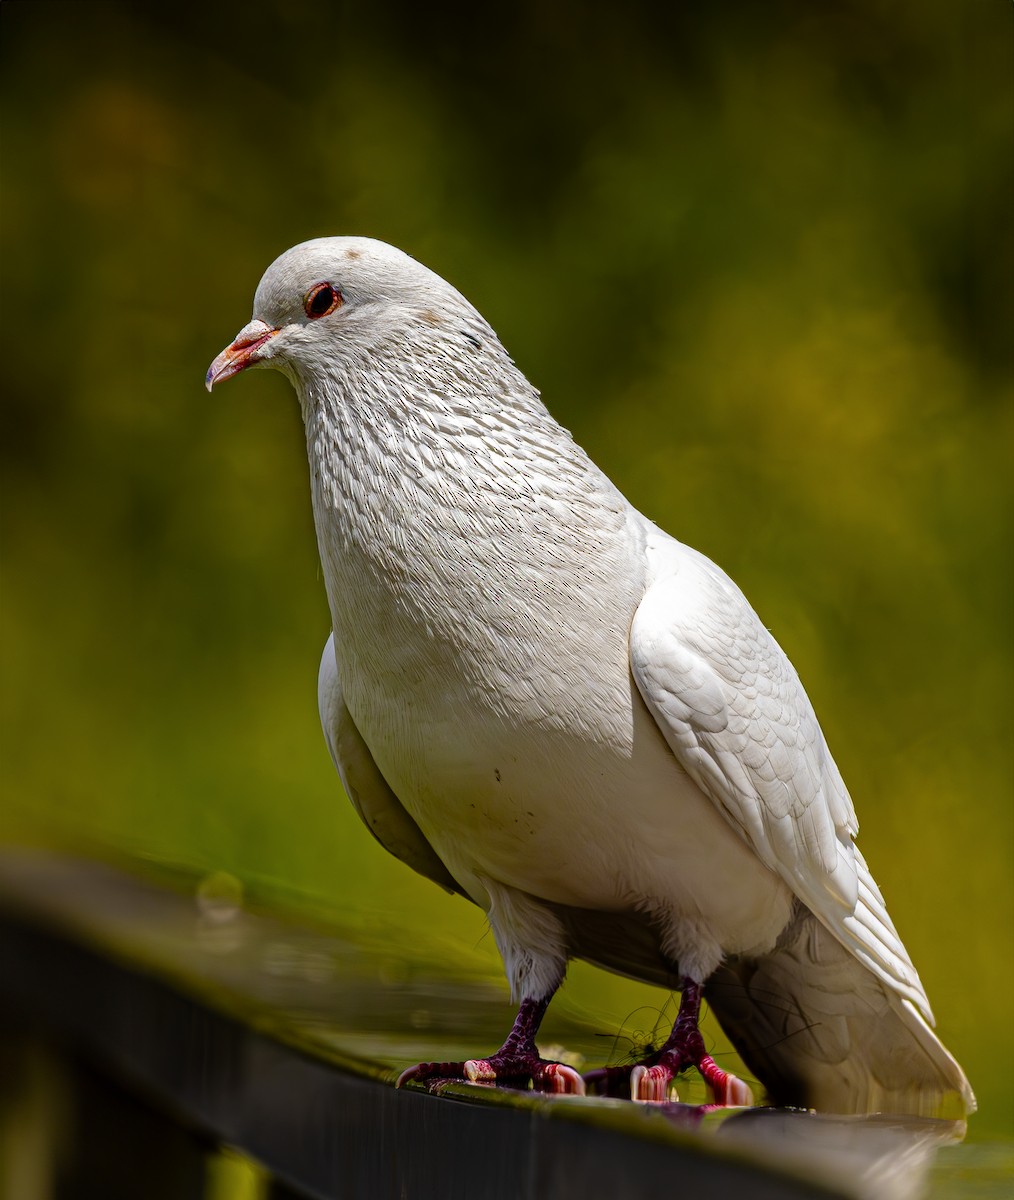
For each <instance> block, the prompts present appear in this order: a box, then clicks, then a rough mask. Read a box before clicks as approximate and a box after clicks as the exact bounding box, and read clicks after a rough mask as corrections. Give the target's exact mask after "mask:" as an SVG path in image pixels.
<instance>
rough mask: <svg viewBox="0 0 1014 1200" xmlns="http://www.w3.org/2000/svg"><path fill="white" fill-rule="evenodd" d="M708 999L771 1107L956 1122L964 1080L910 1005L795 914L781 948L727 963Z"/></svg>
mask: <svg viewBox="0 0 1014 1200" xmlns="http://www.w3.org/2000/svg"><path fill="white" fill-rule="evenodd" d="M705 996H706V998H707V1001H708V1003H709V1004H710V1005H711V1008H712V1010H713V1011H714V1013H715V1016H716V1017H717V1018H718V1020H719V1022H720V1023H721V1025H722V1028H723V1029H724V1030H725V1032H726V1033H727V1034H728V1036H729V1038H730V1040H731V1041H732V1044H733V1045H734V1046H735V1048H736V1050H737V1051H738V1053H739V1055H740V1057H741V1058H742V1059H743V1061H744V1062H745V1063H746V1065H747V1066H748V1067H749V1069H750V1070H751V1071H752V1072H753V1073H754V1074H755V1075H756V1077H757V1078H758V1079H759V1080H761V1082H762V1083H763V1084H764V1086H765V1088H766V1089H767V1092H768V1096H769V1098H770V1099H771V1101H772V1102H774V1103H775V1104H779V1105H788V1106H791V1107H800V1108H816V1109H818V1110H820V1111H821V1112H836V1113H853V1114H854V1113H874V1112H883V1113H907V1114H911V1115H915V1116H922V1117H938V1118H949V1119H953V1118H961V1117H964V1116H965V1115H966V1114H969V1113H972V1112H974V1111H975V1097H974V1096H973V1094H972V1089H971V1087H970V1086H969V1083H968V1080H967V1079H966V1078H965V1075H964V1073H963V1072H962V1070H961V1068H960V1067H959V1066H958V1064H957V1062H956V1061H955V1060H954V1059H953V1058H952V1057H951V1055H950V1054H949V1053H948V1051H947V1050H946V1049H945V1047H944V1046H943V1045H942V1044H941V1042H940V1040H939V1039H938V1038H937V1036H936V1034H935V1033H934V1032H933V1030H932V1029H931V1028H930V1026H929V1024H928V1022H927V1021H926V1020H925V1018H924V1017H923V1016H922V1014H921V1013H920V1012H919V1011H918V1009H917V1008H916V1006H915V1005H914V1004H913V1003H912V1001H911V1000H910V999H909V998H908V997H906V996H904V995H901V994H900V993H899V992H897V991H895V990H894V989H893V988H891V987H889V986H888V985H886V984H885V983H884V982H883V981H882V980H881V979H879V978H878V977H877V976H876V975H875V974H874V973H873V972H872V971H871V970H869V969H868V968H867V967H865V966H863V964H862V963H861V962H859V961H858V960H857V959H856V958H855V957H853V955H852V954H850V953H849V951H848V950H846V949H845V947H844V946H842V944H841V943H840V942H839V941H838V940H837V939H836V938H835V937H833V936H832V935H831V934H830V933H829V932H828V931H827V929H825V928H824V926H823V925H822V924H821V923H820V922H819V921H818V920H817V918H816V917H815V916H814V915H813V914H812V913H811V912H809V911H808V910H806V909H805V908H802V907H801V908H800V910H799V912H798V914H797V917H796V920H795V921H794V922H793V924H792V925H791V926H790V927H789V930H788V931H787V932H786V934H785V935H784V936H783V937H782V939H781V940H780V942H779V944H778V946H777V947H776V948H775V949H774V950H773V951H772V952H771V953H770V954H767V955H765V956H764V957H762V958H759V959H753V960H750V959H745V958H740V959H730V960H729V961H728V962H726V963H724V964H723V965H722V966H721V967H719V969H718V970H717V971H716V972H715V973H714V974H713V975H712V976H711V978H710V979H709V980H708V983H707V987H706V989H705Z"/></svg>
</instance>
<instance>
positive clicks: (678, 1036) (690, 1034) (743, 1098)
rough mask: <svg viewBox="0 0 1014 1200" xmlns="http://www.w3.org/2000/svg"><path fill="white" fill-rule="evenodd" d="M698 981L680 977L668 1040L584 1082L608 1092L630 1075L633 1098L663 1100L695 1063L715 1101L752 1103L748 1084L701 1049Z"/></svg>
mask: <svg viewBox="0 0 1014 1200" xmlns="http://www.w3.org/2000/svg"><path fill="white" fill-rule="evenodd" d="M702 991H703V989H702V987H701V985H700V984H699V983H694V981H693V980H691V979H684V980H683V993H682V995H681V996H680V1010H679V1013H678V1015H677V1017H676V1023H675V1024H674V1025H673V1028H672V1033H671V1034H670V1035H669V1039H668V1041H667V1042H666V1043H665V1045H664V1046H663V1047H662V1048H661V1049H660V1050H656V1051H655V1052H654V1054H652V1055H650V1056H649V1057H648V1058H647V1059H646V1060H645V1061H644V1062H643V1063H638V1064H637V1065H636V1066H634V1067H605V1068H604V1069H603V1070H601V1071H593V1072H591V1073H590V1074H588V1075H587V1076H586V1077H585V1082H586V1083H588V1084H591V1085H592V1086H593V1087H595V1088H597V1089H599V1090H602V1091H605V1092H607V1093H610V1094H613V1093H615V1085H616V1083H617V1082H618V1081H619V1080H620V1079H621V1078H623V1079H624V1080H626V1079H629V1086H630V1097H631V1099H632V1100H642V1101H663V1100H668V1099H669V1085H670V1084H671V1083H672V1081H673V1080H674V1079H675V1078H676V1076H677V1075H679V1074H680V1072H681V1071H685V1070H686V1069H687V1068H688V1067H696V1068H697V1070H698V1071H699V1072H700V1073H701V1075H702V1076H703V1078H704V1082H705V1083H706V1084H707V1086H708V1090H709V1091H710V1092H711V1094H712V1096H713V1097H714V1100H715V1104H716V1105H718V1106H721V1107H738V1106H746V1105H750V1104H752V1103H753V1096H752V1094H751V1092H750V1089H749V1088H748V1087H747V1085H746V1084H745V1083H744V1082H743V1081H742V1080H741V1079H738V1078H737V1077H736V1076H735V1075H731V1074H730V1073H729V1072H728V1071H723V1070H722V1068H721V1067H720V1066H719V1065H718V1064H717V1063H716V1062H715V1060H714V1059H713V1058H712V1057H711V1056H710V1055H709V1054H707V1053H705V1049H704V1039H703V1038H702V1037H701V1031H700V1029H699V1027H698V1023H699V1021H700V1015H701V993H702Z"/></svg>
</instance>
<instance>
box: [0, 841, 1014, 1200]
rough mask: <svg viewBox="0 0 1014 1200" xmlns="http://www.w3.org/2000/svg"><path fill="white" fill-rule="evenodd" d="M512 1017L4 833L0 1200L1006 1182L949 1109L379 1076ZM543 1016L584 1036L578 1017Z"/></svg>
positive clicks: (273, 920)
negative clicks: (902, 1114)
mask: <svg viewBox="0 0 1014 1200" xmlns="http://www.w3.org/2000/svg"><path fill="white" fill-rule="evenodd" d="M506 1019H507V1010H506V1008H505V1005H504V998H503V995H502V993H500V992H499V991H498V990H497V989H495V988H493V987H492V986H491V985H489V984H488V983H487V982H486V981H484V980H480V979H475V978H472V979H469V978H467V977H462V978H452V977H449V976H448V973H447V970H446V967H445V966H442V965H439V964H434V965H433V966H432V967H429V966H427V965H426V964H420V963H418V962H416V963H413V964H410V965H408V966H406V963H405V961H404V959H403V958H399V957H398V956H397V955H394V956H392V954H391V951H390V950H389V949H388V948H387V947H385V945H384V944H383V941H382V939H378V938H376V937H371V936H369V935H368V934H367V933H364V931H363V930H362V929H360V930H358V931H349V932H346V931H340V930H338V931H336V930H330V929H327V928H323V927H321V928H312V927H310V926H308V925H306V924H301V923H299V922H296V921H289V920H285V919H283V918H280V917H277V916H273V915H268V914H264V913H254V912H250V911H246V910H245V909H244V908H243V907H242V906H240V905H239V904H238V902H237V898H236V897H235V896H234V895H232V894H231V892H230V888H229V886H228V881H227V880H226V881H224V882H223V881H222V880H217V881H216V880H212V881H210V883H206V884H205V885H204V886H201V887H198V888H196V889H193V888H191V892H190V894H189V895H187V894H185V892H184V891H182V890H180V889H177V888H174V887H163V886H159V885H156V884H154V883H152V882H150V881H147V880H142V879H140V878H138V877H135V876H133V875H131V874H128V873H126V872H123V871H120V870H116V869H113V868H111V867H108V866H104V865H98V864H95V863H92V862H84V861H81V860H76V859H71V858H62V857H57V856H49V855H41V854H35V853H32V854H29V853H25V852H14V851H8V852H5V853H2V854H0V1031H2V1032H0V1070H2V1073H0V1098H2V1105H0V1118H2V1127H0V1151H2V1163H0V1172H2V1176H0V1186H4V1187H6V1190H7V1193H8V1194H9V1195H10V1196H11V1198H12V1200H14V1198H15V1197H16V1200H36V1198H38V1200H47V1198H48V1197H53V1198H54V1200H77V1198H78V1197H91V1196H103V1197H105V1198H106V1200H118V1198H119V1197H131V1198H132V1197H141V1196H143V1197H147V1198H150V1200H160V1198H161V1197H166V1198H169V1197H172V1198H173V1200H175V1198H177V1197H179V1198H181V1200H190V1198H191V1197H193V1198H195V1200H196V1198H198V1197H200V1198H202V1200H204V1198H207V1200H248V1198H249V1200H253V1198H255V1197H264V1196H270V1197H273V1198H275V1200H282V1198H285V1197H288V1198H290V1200H291V1198H295V1197H328V1198H330V1197H359V1196H364V1197H365V1196H369V1197H399V1198H400V1197H430V1196H432V1197H441V1198H453V1197H458V1196H470V1197H495V1198H500V1197H503V1198H505V1200H507V1198H509V1200H528V1198H536V1197H539V1198H542V1197H546V1198H549V1197H568V1196H606V1197H626V1196H631V1197H633V1196H639V1197H640V1196H645V1195H651V1194H669V1193H676V1192H677V1191H679V1192H681V1193H682V1192H686V1193H689V1194H692V1195H694V1196H695V1198H697V1197H729V1196H733V1195H739V1196H748V1197H758V1198H761V1200H764V1198H766V1197H820V1196H823V1197H829V1196H840V1197H863V1198H866V1197H870V1198H872V1200H876V1198H877V1197H884V1198H885V1200H888V1198H892V1197H902V1198H904V1197H912V1196H919V1195H922V1194H925V1193H926V1190H927V1188H932V1189H933V1194H934V1195H937V1194H939V1195H948V1196H950V1195H954V1196H957V1195H962V1194H965V1192H964V1185H965V1183H967V1182H968V1179H969V1178H972V1177H973V1176H974V1178H972V1182H973V1185H974V1190H972V1191H969V1192H968V1194H974V1195H976V1196H983V1197H984V1196H987V1195H992V1194H995V1195H1001V1194H1003V1192H1002V1184H1001V1183H1000V1179H999V1174H998V1172H997V1171H996V1170H994V1169H980V1170H979V1171H978V1174H977V1175H976V1174H975V1171H974V1170H972V1171H971V1174H970V1164H971V1162H972V1160H971V1159H969V1158H967V1157H965V1158H962V1157H956V1156H961V1155H963V1154H965V1153H966V1150H967V1149H968V1148H966V1147H957V1148H955V1145H954V1143H956V1142H958V1141H960V1139H961V1137H962V1135H963V1132H964V1126H963V1124H962V1123H952V1122H934V1121H904V1120H896V1119H886V1118H852V1119H843V1118H833V1117H826V1116H818V1115H815V1114H807V1113H789V1112H783V1111H777V1110H772V1109H753V1110H749V1111H739V1112H734V1113H732V1114H705V1113H703V1112H701V1110H699V1109H695V1108H692V1107H690V1106H687V1105H678V1104H672V1105H664V1106H635V1105H633V1104H630V1103H627V1102H623V1101H611V1100H603V1099H595V1098H587V1099H586V1098H581V1099H578V1098H572V1097H562V1098H550V1097H542V1096H535V1095H532V1094H526V1093H520V1092H516V1091H508V1090H501V1089H493V1088H483V1087H478V1086H467V1085H464V1084H455V1085H450V1086H448V1087H446V1088H445V1089H444V1090H443V1091H442V1092H441V1093H440V1094H430V1093H427V1092H424V1091H422V1090H415V1089H405V1090H402V1091H396V1090H395V1089H394V1087H393V1082H392V1081H393V1079H394V1077H395V1074H396V1068H397V1067H398V1066H399V1065H404V1064H405V1063H408V1062H412V1061H416V1060H421V1059H426V1060H433V1059H439V1060H445V1059H448V1058H452V1057H461V1056H462V1055H463V1054H465V1055H467V1054H468V1053H469V1052H474V1051H475V1050H476V1049H478V1048H483V1047H485V1046H486V1045H487V1044H488V1045H489V1046H490V1047H492V1046H494V1045H495V1044H496V1043H497V1041H498V1040H499V1037H500V1035H502V1032H503V1029H504V1028H505V1021H506ZM553 1034H554V1037H556V1038H558V1039H559V1040H561V1041H563V1043H564V1044H565V1045H566V1046H567V1047H568V1048H575V1049H578V1050H581V1049H583V1048H587V1047H589V1046H590V1045H592V1037H593V1034H594V1031H593V1030H590V1029H588V1028H586V1027H584V1026H583V1025H581V1024H580V1023H578V1022H570V1023H569V1024H568V1022H567V1021H566V1020H563V1021H562V1022H561V1021H559V1020H558V1021H557V1023H556V1025H555V1027H554V1029H553ZM941 1148H942V1149H941ZM938 1150H939V1151H940V1154H939V1157H936V1156H937V1151H938ZM948 1156H950V1157H948ZM934 1181H935V1186H934ZM994 1183H995V1187H994ZM12 1189H13V1190H12Z"/></svg>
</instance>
